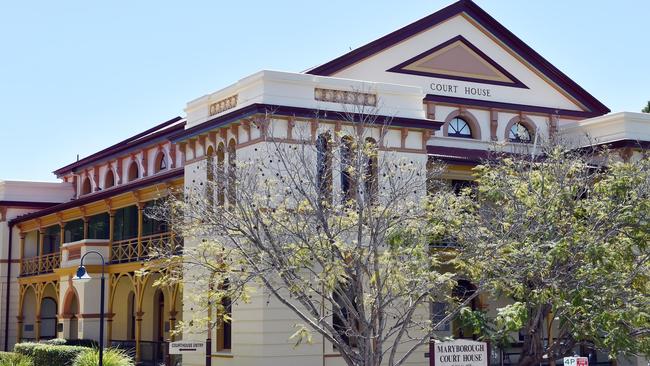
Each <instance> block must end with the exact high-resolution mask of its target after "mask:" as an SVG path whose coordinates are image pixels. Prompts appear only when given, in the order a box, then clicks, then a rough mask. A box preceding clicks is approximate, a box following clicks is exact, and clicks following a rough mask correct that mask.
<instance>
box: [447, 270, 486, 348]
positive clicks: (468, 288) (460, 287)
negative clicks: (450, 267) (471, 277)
mask: <svg viewBox="0 0 650 366" xmlns="http://www.w3.org/2000/svg"><path fill="white" fill-rule="evenodd" d="M475 292H476V286H474V285H473V284H472V283H471V282H469V281H467V280H458V283H457V285H456V286H455V287H454V288H453V290H452V297H453V298H454V299H456V301H458V302H459V303H463V302H466V301H467V299H469V298H472V300H470V301H469V303H468V304H467V305H466V306H467V307H469V308H470V309H471V310H472V311H475V310H478V309H480V303H479V300H478V298H477V297H472V296H473V295H474V293H475ZM474 336H475V334H474V331H473V329H472V327H471V326H463V324H461V322H459V321H454V338H466V339H467V338H469V339H471V338H473V337H474Z"/></svg>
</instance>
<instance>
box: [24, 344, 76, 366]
mask: <svg viewBox="0 0 650 366" xmlns="http://www.w3.org/2000/svg"><path fill="white" fill-rule="evenodd" d="M85 350H88V347H80V346H55V345H49V344H43V343H19V344H17V345H15V346H14V351H15V352H16V353H20V354H22V355H25V356H28V357H30V358H31V359H32V360H33V361H34V365H37V366H41V365H43V366H44V365H47V366H71V365H72V363H73V362H74V359H75V358H76V357H77V355H78V354H80V353H82V352H83V351H85Z"/></svg>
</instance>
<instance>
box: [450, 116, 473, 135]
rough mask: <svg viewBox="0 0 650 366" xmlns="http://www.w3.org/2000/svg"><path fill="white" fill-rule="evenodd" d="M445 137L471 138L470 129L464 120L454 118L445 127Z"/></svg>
mask: <svg viewBox="0 0 650 366" xmlns="http://www.w3.org/2000/svg"><path fill="white" fill-rule="evenodd" d="M447 136H450V137H464V138H472V128H471V127H470V126H469V123H467V121H466V120H465V119H464V118H461V117H454V118H452V120H451V121H449V125H448V126H447Z"/></svg>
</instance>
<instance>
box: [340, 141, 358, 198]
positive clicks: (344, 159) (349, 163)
mask: <svg viewBox="0 0 650 366" xmlns="http://www.w3.org/2000/svg"><path fill="white" fill-rule="evenodd" d="M340 159H341V198H342V200H343V202H347V201H350V200H352V199H354V198H355V196H356V177H355V175H356V172H355V169H354V142H353V140H352V137H350V136H343V138H341V147H340Z"/></svg>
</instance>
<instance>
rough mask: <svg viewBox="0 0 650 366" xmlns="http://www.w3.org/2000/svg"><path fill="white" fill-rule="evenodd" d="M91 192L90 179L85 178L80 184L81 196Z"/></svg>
mask: <svg viewBox="0 0 650 366" xmlns="http://www.w3.org/2000/svg"><path fill="white" fill-rule="evenodd" d="M90 192H92V187H91V185H90V178H88V177H86V178H84V180H83V183H82V184H81V194H82V195H84V194H88V193H90Z"/></svg>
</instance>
